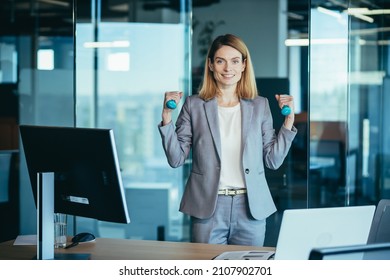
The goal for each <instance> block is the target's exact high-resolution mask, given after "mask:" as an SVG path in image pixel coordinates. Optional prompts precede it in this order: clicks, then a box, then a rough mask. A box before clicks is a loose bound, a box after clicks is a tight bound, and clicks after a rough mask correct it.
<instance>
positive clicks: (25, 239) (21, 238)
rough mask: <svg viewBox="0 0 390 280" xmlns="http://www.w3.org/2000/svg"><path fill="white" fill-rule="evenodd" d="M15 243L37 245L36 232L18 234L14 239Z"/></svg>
mask: <svg viewBox="0 0 390 280" xmlns="http://www.w3.org/2000/svg"><path fill="white" fill-rule="evenodd" d="M14 245H37V236H36V234H32V235H18V237H16V239H15V241H14Z"/></svg>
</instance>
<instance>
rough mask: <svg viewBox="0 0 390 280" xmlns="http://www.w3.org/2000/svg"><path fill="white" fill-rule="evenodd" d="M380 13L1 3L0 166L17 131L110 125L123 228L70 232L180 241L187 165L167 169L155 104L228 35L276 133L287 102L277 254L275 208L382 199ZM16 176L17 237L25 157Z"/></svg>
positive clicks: (271, 3)
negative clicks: (290, 116)
mask: <svg viewBox="0 0 390 280" xmlns="http://www.w3.org/2000/svg"><path fill="white" fill-rule="evenodd" d="M389 9H390V1H383V0H381V1H376V0H371V1H358V0H349V1H333V0H328V1H326V0H312V1H308V0H290V1H288V0H277V1H275V0H261V1H260V0H259V1H257V0H256V1H254V0H242V1H240V5H237V1H234V0H210V1H191V0H181V1H141V0H138V1H136V0H134V1H121V0H116V1H114V0H89V1H81V0H79V1H76V0H62V1H31V0H15V1H5V2H4V3H1V4H0V23H1V25H0V26H1V27H0V118H1V119H0V129H1V133H0V145H1V146H0V148H1V149H2V151H1V152H2V154H6V156H4V157H5V158H7V160H8V158H9V155H11V154H12V155H14V154H15V153H16V154H18V153H19V149H20V145H19V143H18V140H19V139H18V131H17V125H18V124H41V125H64V126H80V127H100V128H113V129H114V133H115V138H116V142H117V148H118V152H119V159H120V164H121V168H122V175H123V179H124V185H125V189H126V197H127V198H128V206H129V211H130V218H131V219H132V223H131V224H129V225H122V224H120V225H118V224H110V223H104V222H98V221H93V220H89V219H84V218H77V224H76V229H75V231H77V232H80V231H84V230H85V231H91V232H93V233H95V234H96V235H97V236H102V237H119V238H132V239H165V240H174V241H188V240H189V230H188V217H185V216H183V215H182V214H180V212H179V211H178V207H179V201H180V198H181V194H182V191H183V186H184V183H185V181H186V177H187V171H188V169H189V167H190V161H189V162H188V163H187V164H186V165H185V166H184V167H183V168H179V169H172V168H170V167H169V165H168V164H167V162H166V159H165V155H164V153H163V149H162V146H161V143H160V136H159V135H158V130H157V124H158V122H159V121H160V119H161V110H162V102H163V94H164V91H166V90H183V91H184V92H185V94H186V95H190V94H194V93H196V91H197V87H198V85H199V82H200V80H201V77H202V73H203V68H202V67H203V62H204V56H205V52H206V51H207V48H208V45H209V43H210V42H211V40H212V39H213V38H214V37H215V36H217V35H220V34H224V33H234V34H236V35H238V36H240V37H241V38H242V39H243V40H244V41H245V42H246V44H247V45H248V47H249V50H250V52H251V56H252V59H253V64H254V68H255V75H256V79H257V82H258V88H259V90H260V95H263V96H266V97H267V98H268V99H269V100H270V104H271V109H272V113H273V116H274V124H275V129H279V127H280V125H281V123H282V121H283V119H282V117H281V116H280V114H279V109H278V108H277V106H276V102H275V100H274V97H273V95H274V94H275V93H289V94H291V95H293V96H294V98H295V104H296V123H295V125H296V127H297V128H298V135H297V137H296V139H295V140H294V143H293V146H292V148H291V151H290V153H289V155H288V157H287V158H286V161H285V163H284V164H283V166H282V167H281V168H280V169H279V170H277V171H271V170H267V171H266V172H267V179H268V182H269V185H270V187H271V191H272V195H273V198H274V200H275V203H276V205H277V208H278V212H277V213H275V214H274V215H272V216H271V217H270V218H269V219H268V221H267V236H266V245H267V246H274V245H275V244H276V238H277V233H278V229H279V223H280V218H281V214H282V212H283V210H284V209H288V208H306V207H329V206H346V205H362V204H376V203H377V202H378V200H379V199H381V198H389V196H390V184H389V180H390V179H389V178H390V160H389V158H390V156H389V154H390V148H389V145H388V143H389V138H390V134H389V132H388V131H389V130H388V127H389V122H390V114H389V113H388V110H387V104H389V95H388V87H389V85H390V82H389V81H390V80H389V78H388V76H389V74H388V72H389V65H390V64H389V59H388V57H389V47H388V46H389V38H388V37H389V27H390V24H389V23H390V22H389V21H388V14H389ZM286 11H287V12H286ZM179 110H180V106H179ZM179 110H177V111H176V114H177V112H178V111H179ZM4 151H5V152H4ZM7 170H8V169H7ZM16 170H17V172H19V171H20V177H19V178H18V180H20V182H17V183H16V185H20V189H19V193H16V197H17V198H18V199H16V200H17V201H16V202H15V203H16V205H17V207H16V208H18V209H20V215H19V213H17V215H19V216H20V221H19V225H20V228H19V229H17V227H15V229H16V230H19V233H20V234H33V233H35V230H36V225H35V224H36V222H35V205H34V202H33V198H32V191H31V186H30V183H29V179H28V175H27V170H26V166H25V162H24V157H23V151H21V156H20V166H17V167H16ZM7 172H8V171H7ZM3 181H4V180H3ZM1 182H2V181H1ZM13 182H16V181H15V180H13ZM0 195H1V199H2V200H6V199H8V198H9V196H8V193H5V192H1V193H0ZM12 204H13V202H12ZM19 205H20V207H19ZM0 210H1V211H3V210H2V209H0ZM4 211H8V210H4ZM15 212H16V211H15ZM31 213H33V215H31Z"/></svg>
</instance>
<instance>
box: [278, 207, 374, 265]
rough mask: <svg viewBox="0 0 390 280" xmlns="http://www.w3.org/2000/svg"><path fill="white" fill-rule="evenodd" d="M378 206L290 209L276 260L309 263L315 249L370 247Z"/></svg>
mask: <svg viewBox="0 0 390 280" xmlns="http://www.w3.org/2000/svg"><path fill="white" fill-rule="evenodd" d="M374 212H375V205H366V206H348V207H328V208H309V209H288V210H285V211H284V212H283V217H282V223H281V226H280V232H279V237H278V241H277V244H276V251H275V255H274V259H275V260H308V259H309V255H310V252H311V250H312V249H314V248H326V247H334V246H349V245H359V244H366V243H367V238H368V234H369V232H370V227H371V223H372V220H373V217H374Z"/></svg>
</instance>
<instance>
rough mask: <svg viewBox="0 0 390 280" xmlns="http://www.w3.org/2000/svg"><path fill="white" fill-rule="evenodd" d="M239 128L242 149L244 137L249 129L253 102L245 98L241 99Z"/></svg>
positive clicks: (244, 141)
mask: <svg viewBox="0 0 390 280" xmlns="http://www.w3.org/2000/svg"><path fill="white" fill-rule="evenodd" d="M240 103H241V130H242V149H244V148H245V145H246V139H247V138H248V137H247V136H248V133H249V130H250V126H251V122H252V115H253V102H251V101H250V100H246V99H241V102H240Z"/></svg>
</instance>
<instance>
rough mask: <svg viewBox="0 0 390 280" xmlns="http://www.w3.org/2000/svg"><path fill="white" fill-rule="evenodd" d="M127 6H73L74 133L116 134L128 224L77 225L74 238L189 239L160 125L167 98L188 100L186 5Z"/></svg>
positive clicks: (176, 173) (95, 2) (176, 174)
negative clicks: (177, 93)
mask: <svg viewBox="0 0 390 280" xmlns="http://www.w3.org/2000/svg"><path fill="white" fill-rule="evenodd" d="M127 3H128V4H126V5H115V4H114V3H110V2H105V1H100V0H92V1H90V5H87V6H84V5H78V10H77V15H76V22H77V23H76V33H77V36H76V45H75V46H76V63H75V66H76V67H75V71H76V100H77V102H76V104H77V108H76V120H77V126H79V127H99V128H113V129H114V134H115V138H116V144H117V149H118V157H119V161H120V166H121V168H122V177H123V183H124V187H125V192H126V199H127V204H128V209H129V214H130V219H131V223H130V224H128V225H121V224H111V223H106V222H97V221H91V220H89V219H84V218H77V221H78V222H77V231H78V232H80V231H83V229H84V230H85V231H94V233H95V234H96V235H97V236H102V237H118V238H130V239H149V240H172V241H181V240H188V238H189V237H188V234H189V233H188V231H184V230H183V229H185V228H186V223H187V220H186V217H184V216H183V215H182V214H181V213H180V212H179V211H178V207H179V202H180V201H179V200H180V198H181V194H182V190H183V184H184V182H185V178H184V176H185V172H183V170H184V168H177V169H172V168H171V167H169V165H168V163H167V160H166V157H165V154H164V151H163V149H162V144H161V137H160V135H159V132H158V129H157V124H158V123H159V122H160V121H161V113H162V105H163V98H164V92H165V91H168V90H181V91H183V92H184V93H185V95H189V94H191V92H190V88H191V87H190V86H191V85H190V79H189V71H188V69H189V67H190V56H189V50H190V40H189V38H190V20H191V18H190V10H189V9H190V5H189V3H190V2H189V1H177V3H178V5H177V6H174V7H171V6H164V5H162V6H161V5H157V4H154V3H152V2H151V3H148V2H145V1H128V2H127ZM107 5H108V6H109V7H107ZM103 7H104V8H105V9H104V10H103V9H102V8H103ZM179 107H180V106H179ZM179 109H180V108H179ZM178 111H179V110H176V114H177V112H178ZM176 116H177V115H176Z"/></svg>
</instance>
